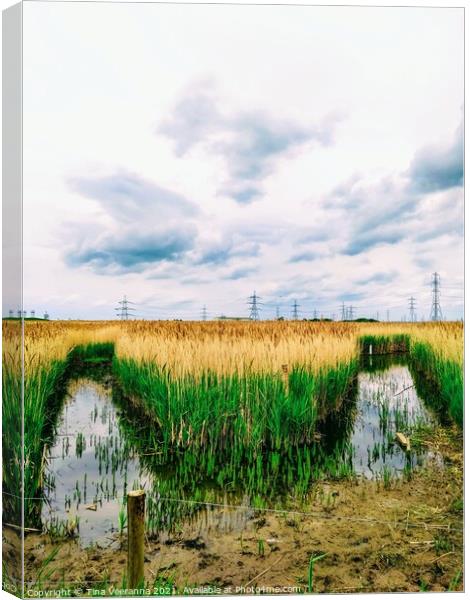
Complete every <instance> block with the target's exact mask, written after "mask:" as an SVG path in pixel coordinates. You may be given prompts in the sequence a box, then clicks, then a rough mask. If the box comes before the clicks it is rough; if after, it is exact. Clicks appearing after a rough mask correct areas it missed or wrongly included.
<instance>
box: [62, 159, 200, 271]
mask: <svg viewBox="0 0 470 600" xmlns="http://www.w3.org/2000/svg"><path fill="white" fill-rule="evenodd" d="M69 184H70V186H71V187H72V189H73V190H74V191H75V192H77V193H79V194H80V195H82V196H84V197H87V198H89V199H91V200H94V201H95V202H97V203H98V204H99V205H100V207H101V208H102V209H103V210H104V211H105V213H106V215H107V216H108V217H109V218H110V219H111V225H108V226H106V227H101V228H99V227H98V226H97V225H95V226H94V227H89V226H87V225H86V224H82V225H79V224H75V225H74V230H75V232H74V235H73V236H72V238H73V239H74V240H75V244H74V246H72V247H69V248H68V249H67V250H66V253H65V260H66V262H67V264H69V265H70V266H74V267H79V266H88V267H89V268H91V269H92V270H93V271H95V272H96V273H99V274H110V273H130V272H142V271H145V270H146V269H148V268H149V267H151V266H155V265H158V264H161V263H165V262H175V261H178V260H180V259H182V258H183V257H184V256H185V255H186V254H187V253H188V252H189V251H190V250H192V249H193V247H194V243H195V239H196V236H197V229H196V227H195V225H193V224H192V222H191V218H192V217H194V216H195V215H197V213H198V209H197V207H196V206H195V205H194V204H193V203H192V202H190V201H189V200H187V199H186V198H184V197H183V196H181V195H180V194H176V193H174V192H172V191H170V190H167V189H165V188H162V187H160V186H158V185H156V184H154V183H152V182H150V181H148V180H145V179H143V178H141V177H139V176H137V175H135V174H132V173H129V172H127V171H117V172H115V173H113V174H112V175H108V176H103V177H76V178H73V179H71V180H70V181H69ZM182 221H183V222H184V225H183V224H182ZM135 223H139V227H138V228H137V227H135V225H134V224H135ZM149 275H150V276H153V277H161V276H162V274H158V273H157V274H155V273H153V274H152V273H149Z"/></svg>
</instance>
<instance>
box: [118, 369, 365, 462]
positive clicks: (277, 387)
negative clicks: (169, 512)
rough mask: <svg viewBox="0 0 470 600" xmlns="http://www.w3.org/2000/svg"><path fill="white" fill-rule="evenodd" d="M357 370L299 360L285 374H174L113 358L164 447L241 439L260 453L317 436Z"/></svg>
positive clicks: (234, 443) (222, 444)
mask: <svg viewBox="0 0 470 600" xmlns="http://www.w3.org/2000/svg"><path fill="white" fill-rule="evenodd" d="M356 369H357V365H356V362H355V361H352V362H351V363H350V364H348V365H339V366H338V367H337V368H336V369H324V370H320V371H318V372H317V373H314V372H312V371H311V370H308V369H306V368H305V367H301V366H296V367H293V368H292V370H291V372H290V373H289V374H288V375H287V376H286V377H284V376H283V375H281V374H279V373H263V372H261V373H256V372H246V373H244V374H243V375H240V374H233V375H217V374H216V373H214V372H211V371H207V372H205V373H202V374H200V375H198V376H195V375H185V376H183V377H179V378H177V377H174V375H173V374H172V372H171V370H170V369H168V368H165V367H160V366H158V365H156V364H154V363H138V362H136V361H133V360H125V359H118V358H115V359H114V372H115V374H116V376H117V377H118V379H119V382H120V384H121V386H122V388H123V390H124V392H125V394H126V395H128V396H129V397H131V398H137V400H136V402H137V403H139V404H141V405H142V406H143V407H144V408H145V409H146V411H147V413H148V414H149V416H150V417H151V418H152V419H153V420H154V421H155V423H156V424H157V425H158V427H159V430H160V432H161V437H162V440H163V444H164V446H165V447H166V448H168V447H170V446H174V447H189V446H208V447H210V448H211V449H212V450H213V451H214V452H216V451H220V450H223V449H224V448H226V447H232V448H233V447H238V446H242V447H246V448H249V449H250V451H251V452H253V453H255V454H256V452H258V451H261V450H262V449H264V448H269V449H274V450H281V449H285V448H286V447H288V446H290V445H301V444H309V443H312V442H313V440H314V434H315V430H316V422H317V417H318V414H319V412H320V411H322V410H325V409H326V410H327V409H328V407H331V406H335V405H337V403H338V402H339V401H341V399H342V398H344V396H345V395H346V392H347V390H348V387H349V386H350V384H351V379H352V378H353V377H354V375H355V373H356Z"/></svg>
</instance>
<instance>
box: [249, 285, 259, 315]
mask: <svg viewBox="0 0 470 600" xmlns="http://www.w3.org/2000/svg"><path fill="white" fill-rule="evenodd" d="M260 300H261V298H260V297H259V296H257V295H256V291H255V292H253V294H252V295H251V296H248V302H247V304H248V306H249V307H250V319H251V320H252V321H259V319H260V310H261V309H260V307H259V305H260Z"/></svg>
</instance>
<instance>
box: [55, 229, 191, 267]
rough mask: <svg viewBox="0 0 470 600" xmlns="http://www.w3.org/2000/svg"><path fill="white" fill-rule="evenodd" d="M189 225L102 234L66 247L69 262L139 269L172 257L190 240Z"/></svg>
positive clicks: (182, 250) (175, 258) (180, 251)
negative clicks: (83, 242)
mask: <svg viewBox="0 0 470 600" xmlns="http://www.w3.org/2000/svg"><path fill="white" fill-rule="evenodd" d="M194 238H195V231H194V230H193V229H191V228H181V227H180V228H174V229H167V230H165V231H160V232H155V233H147V234H141V233H140V232H139V231H126V232H125V234H124V232H122V233H121V232H120V233H119V234H115V235H105V236H102V237H101V238H98V239H94V240H91V241H88V242H87V243H85V244H84V245H83V246H82V247H80V248H76V249H73V250H70V251H69V252H68V253H67V254H66V262H67V263H68V264H69V265H70V266H74V267H77V266H82V265H87V266H89V267H91V268H92V269H93V270H94V271H96V272H98V273H127V272H141V271H143V270H144V269H145V268H146V267H148V266H149V265H150V264H154V263H160V262H163V261H175V260H177V259H178V258H180V257H181V256H182V255H183V254H184V253H185V252H186V251H188V250H189V249H191V247H192V246H193V243H194Z"/></svg>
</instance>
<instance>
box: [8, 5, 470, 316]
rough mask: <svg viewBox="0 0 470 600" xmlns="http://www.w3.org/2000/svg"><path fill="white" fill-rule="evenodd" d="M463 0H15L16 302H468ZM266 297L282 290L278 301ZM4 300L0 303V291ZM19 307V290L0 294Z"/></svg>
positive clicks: (60, 306) (331, 305) (160, 311)
mask: <svg viewBox="0 0 470 600" xmlns="http://www.w3.org/2000/svg"><path fill="white" fill-rule="evenodd" d="M463 26H464V15H463V10H462V9H450V8H444V9H426V8H357V7H356V8H354V7H329V8H326V7H300V6H299V7H295V6H220V5H219V6H217V5H193V6H190V5H151V4H135V5H131V4H101V5H100V4H90V3H74V4H61V3H26V4H25V5H24V84H23V86H24V87H23V95H24V104H23V110H24V120H23V128H24V133H23V136H24V137H23V139H24V165H23V170H24V307H25V309H27V310H28V311H30V310H33V309H34V310H35V311H36V313H37V314H42V313H43V312H44V311H46V310H47V311H48V313H49V314H50V316H51V318H53V319H68V318H72V319H77V318H78V319H112V318H116V311H115V310H114V309H115V307H117V306H118V304H117V302H118V301H119V300H120V299H121V298H122V297H123V296H124V295H127V297H128V298H129V299H130V300H132V301H133V302H135V305H134V307H135V314H136V315H138V316H139V317H141V318H148V319H151V318H152V319H173V318H181V319H197V318H199V317H200V315H201V309H202V307H203V306H204V305H205V306H206V307H207V312H208V315H209V317H211V318H215V317H217V316H220V315H226V316H248V312H249V306H248V304H247V298H248V297H249V296H250V295H251V294H253V292H254V291H256V294H257V295H259V296H260V297H261V299H262V304H261V316H262V318H273V316H274V315H275V314H276V310H278V311H279V314H280V315H282V316H284V317H286V318H288V317H290V316H291V314H292V305H293V303H294V301H297V303H298V305H299V316H300V317H301V318H312V317H313V316H314V314H316V315H317V316H318V317H320V316H322V315H323V316H324V317H329V318H331V317H333V316H334V317H335V318H338V317H339V316H340V314H341V309H340V306H341V305H342V303H343V302H344V303H345V304H346V305H347V306H349V305H352V306H354V307H355V315H356V316H365V317H376V316H377V313H378V316H379V318H380V319H386V318H390V319H393V320H401V319H402V318H404V317H405V315H408V314H409V313H408V303H409V298H410V297H411V296H413V297H414V298H416V303H417V316H418V318H419V319H421V318H426V319H427V318H429V315H430V309H431V285H430V282H431V275H432V273H433V272H435V271H437V272H438V273H439V274H440V277H441V284H442V288H441V305H442V311H443V313H444V316H445V317H446V318H447V319H458V318H461V317H462V316H463V102H464V96H463V91H464V89H463V83H464V82H463V56H464V48H463V41H464V40H463ZM276 307H278V308H277V309H276ZM7 308H8V307H4V310H5V309H7ZM12 308H14V307H12Z"/></svg>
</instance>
